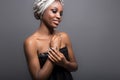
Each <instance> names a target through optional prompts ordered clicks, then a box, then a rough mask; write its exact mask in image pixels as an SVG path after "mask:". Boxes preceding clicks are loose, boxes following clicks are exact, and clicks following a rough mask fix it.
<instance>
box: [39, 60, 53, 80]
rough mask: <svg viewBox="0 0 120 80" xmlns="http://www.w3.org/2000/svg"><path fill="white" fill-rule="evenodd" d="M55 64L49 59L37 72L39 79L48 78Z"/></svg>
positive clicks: (44, 79)
mask: <svg viewBox="0 0 120 80" xmlns="http://www.w3.org/2000/svg"><path fill="white" fill-rule="evenodd" d="M53 67H54V65H53V64H52V62H51V61H50V60H49V59H48V60H47V61H46V63H45V64H44V66H43V67H42V68H41V70H39V72H38V74H37V80H46V79H47V78H48V77H49V76H50V74H51V73H52V70H53Z"/></svg>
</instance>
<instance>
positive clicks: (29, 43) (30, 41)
mask: <svg viewBox="0 0 120 80" xmlns="http://www.w3.org/2000/svg"><path fill="white" fill-rule="evenodd" d="M35 46H36V38H35V37H34V36H32V35H31V36H29V37H27V38H26V39H25V40H24V48H32V47H35Z"/></svg>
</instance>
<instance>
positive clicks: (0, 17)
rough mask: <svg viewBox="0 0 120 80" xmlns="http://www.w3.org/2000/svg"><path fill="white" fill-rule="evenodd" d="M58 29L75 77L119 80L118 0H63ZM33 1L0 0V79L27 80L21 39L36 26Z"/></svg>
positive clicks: (83, 79)
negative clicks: (75, 65)
mask: <svg viewBox="0 0 120 80" xmlns="http://www.w3.org/2000/svg"><path fill="white" fill-rule="evenodd" d="M64 3H65V5H64V16H63V21H62V23H61V24H60V27H59V30H61V31H65V32H67V33H68V34H69V36H70V38H71V41H72V44H73V50H74V52H75V56H76V59H77V62H78V65H79V69H78V70H77V71H76V72H73V73H72V74H73V77H74V79H75V80H120V0H64ZM32 4H33V0H1V1H0V80H31V78H30V75H29V72H28V69H27V64H26V59H25V56H24V52H23V41H24V39H25V38H26V37H27V36H29V35H30V34H32V33H33V32H34V31H35V30H36V29H37V28H38V26H39V21H37V20H35V18H34V16H33V12H32Z"/></svg>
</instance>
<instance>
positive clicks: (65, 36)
mask: <svg viewBox="0 0 120 80" xmlns="http://www.w3.org/2000/svg"><path fill="white" fill-rule="evenodd" d="M63 41H64V43H65V45H66V47H67V49H68V55H69V59H70V61H71V62H76V59H75V56H74V52H73V48H72V44H71V41H70V38H69V36H68V34H67V33H63Z"/></svg>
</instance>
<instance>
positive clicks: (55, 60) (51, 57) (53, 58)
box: [48, 51, 57, 62]
mask: <svg viewBox="0 0 120 80" xmlns="http://www.w3.org/2000/svg"><path fill="white" fill-rule="evenodd" d="M48 54H49V56H48V57H49V58H50V60H51V61H53V62H57V59H56V58H55V57H54V56H53V55H52V53H51V52H50V51H48Z"/></svg>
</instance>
